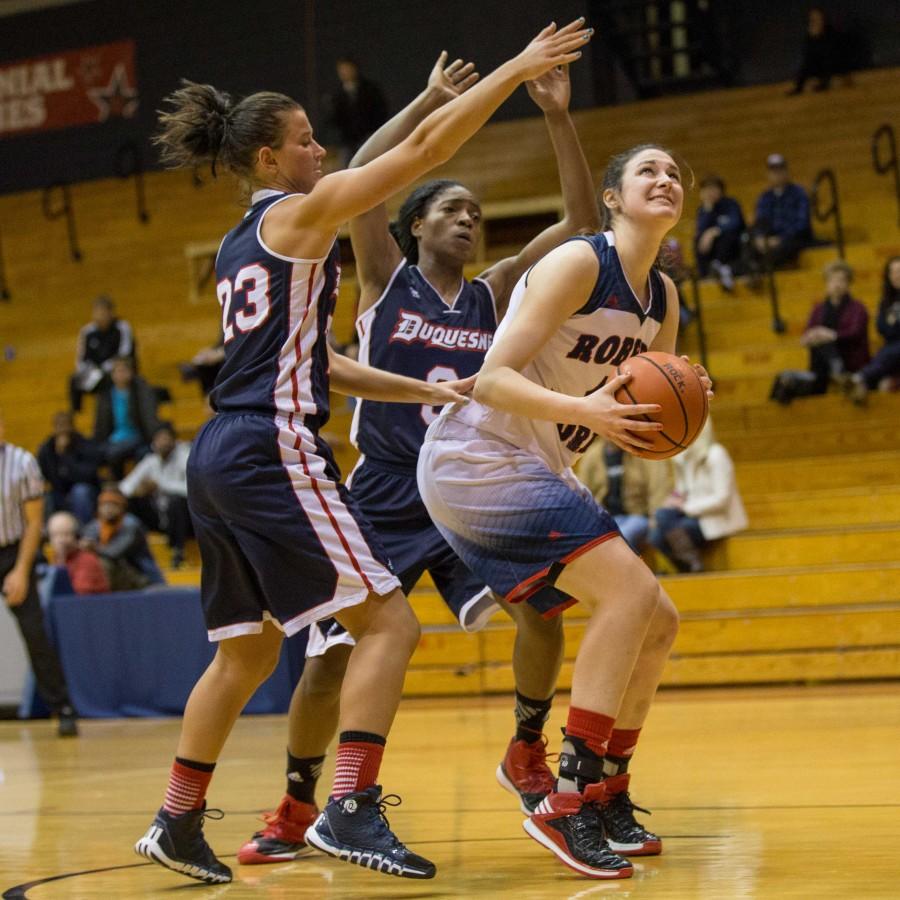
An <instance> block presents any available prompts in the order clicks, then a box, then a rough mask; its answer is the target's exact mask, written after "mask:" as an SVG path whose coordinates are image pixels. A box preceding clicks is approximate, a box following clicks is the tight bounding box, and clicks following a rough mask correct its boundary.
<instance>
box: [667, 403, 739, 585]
mask: <svg viewBox="0 0 900 900" xmlns="http://www.w3.org/2000/svg"><path fill="white" fill-rule="evenodd" d="M674 463H675V490H674V491H673V492H672V493H671V494H670V495H669V497H668V499H667V500H666V501H665V502H664V503H663V505H662V506H661V507H660V508H659V509H658V510H657V511H656V524H655V527H654V529H653V531H652V532H651V534H650V541H651V543H652V544H653V546H654V547H656V549H657V550H658V551H659V552H660V553H662V554H663V555H664V556H666V557H667V558H668V559H670V560H671V561H672V563H674V564H675V566H676V567H677V568H678V570H679V571H680V572H702V571H703V560H702V559H701V557H700V550H701V549H702V548H703V547H705V546H706V545H707V544H708V543H709V542H710V541H716V540H719V539H721V538H724V537H729V536H730V535H732V534H736V533H737V532H738V531H743V530H744V529H745V528H746V527H747V513H746V512H745V511H744V504H743V503H742V502H741V495H740V493H739V492H738V487H737V481H736V479H735V477H734V463H733V462H732V461H731V457H730V456H729V455H728V451H727V450H726V449H725V448H724V447H723V446H722V445H721V444H720V443H718V442H717V441H716V439H715V434H714V432H713V427H712V422H711V421H710V420H707V422H706V425H705V426H704V428H703V431H701V432H700V435H699V437H698V438H697V440H695V441H694V443H693V444H691V446H690V447H688V448H687V450H685V451H683V452H682V453H679V454H678V456H676V457H674Z"/></svg>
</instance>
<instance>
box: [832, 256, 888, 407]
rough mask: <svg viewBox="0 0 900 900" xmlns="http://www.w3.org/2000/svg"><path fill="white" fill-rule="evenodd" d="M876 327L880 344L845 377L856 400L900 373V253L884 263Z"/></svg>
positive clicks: (861, 400) (863, 398) (864, 399)
mask: <svg viewBox="0 0 900 900" xmlns="http://www.w3.org/2000/svg"><path fill="white" fill-rule="evenodd" d="M877 327H878V333H879V334H880V335H881V336H882V337H883V338H884V346H883V347H882V348H881V349H880V350H879V351H878V352H877V353H876V354H875V356H874V357H873V359H872V361H871V362H869V363H867V364H866V365H864V366H863V367H862V368H861V369H860V370H859V371H858V372H854V373H853V374H851V375H850V376H849V377H848V378H847V379H846V380H845V386H846V387H847V389H848V390H849V393H850V398H851V399H852V400H853V402H854V403H857V404H864V403H865V402H866V399H867V395H868V393H869V391H870V390H873V389H874V388H876V387H879V385H880V384H881V383H882V382H883V381H885V380H886V379H890V378H896V377H897V376H900V256H893V257H891V259H889V260H888V261H887V262H886V263H885V266H884V284H883V287H882V289H881V302H880V303H879V304H878V321H877Z"/></svg>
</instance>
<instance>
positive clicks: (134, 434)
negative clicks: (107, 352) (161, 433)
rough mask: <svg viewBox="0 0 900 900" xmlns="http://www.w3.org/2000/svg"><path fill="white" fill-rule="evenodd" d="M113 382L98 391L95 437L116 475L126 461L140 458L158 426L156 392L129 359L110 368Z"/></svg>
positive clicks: (121, 470)
mask: <svg viewBox="0 0 900 900" xmlns="http://www.w3.org/2000/svg"><path fill="white" fill-rule="evenodd" d="M110 377H111V379H112V384H110V385H109V386H108V387H106V388H104V389H103V390H102V391H101V392H100V393H99V394H98V395H97V416H96V420H95V422H94V440H96V441H97V442H98V443H101V444H102V445H103V458H104V460H105V461H106V462H107V463H109V466H110V468H111V469H112V472H113V476H114V477H115V478H117V479H119V478H121V477H122V475H123V474H124V468H125V463H126V462H127V461H128V460H130V459H141V457H143V456H144V455H145V454H146V453H147V451H148V450H149V447H150V440H151V439H152V437H153V434H154V432H155V431H156V429H157V428H158V427H159V419H158V418H157V416H156V407H157V396H156V392H155V391H154V390H153V388H152V387H151V386H150V385H149V384H147V382H146V381H144V379H143V378H141V377H140V376H138V375H135V374H134V365H133V364H132V362H131V360H130V359H126V358H125V357H118V358H117V359H115V360H114V361H113V366H112V370H111V372H110Z"/></svg>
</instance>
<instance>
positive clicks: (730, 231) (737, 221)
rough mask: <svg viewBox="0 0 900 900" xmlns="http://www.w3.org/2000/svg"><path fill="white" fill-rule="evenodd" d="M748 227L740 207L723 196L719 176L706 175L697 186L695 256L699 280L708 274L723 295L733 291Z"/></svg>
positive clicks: (722, 183) (723, 191) (723, 185)
mask: <svg viewBox="0 0 900 900" xmlns="http://www.w3.org/2000/svg"><path fill="white" fill-rule="evenodd" d="M746 229H747V226H746V225H745V224H744V214H743V212H741V206H740V204H739V203H738V202H737V200H735V199H734V198H733V197H729V196H727V195H726V193H725V182H724V181H722V179H721V178H719V176H718V175H707V176H706V177H705V178H704V179H703V180H702V181H701V182H700V208H699V209H698V210H697V230H696V232H695V235H694V252H695V255H696V257H697V270H698V272H699V274H700V277H701V278H706V277H707V276H708V275H709V274H710V273H712V274H713V275H715V276H716V278H718V279H719V281H720V283H721V285H722V287H723V288H724V289H725V290H726V291H729V292H730V291H732V290H733V289H734V266H735V263H736V262H737V260H738V259H739V258H740V255H741V239H742V238H743V235H744V232H745V231H746Z"/></svg>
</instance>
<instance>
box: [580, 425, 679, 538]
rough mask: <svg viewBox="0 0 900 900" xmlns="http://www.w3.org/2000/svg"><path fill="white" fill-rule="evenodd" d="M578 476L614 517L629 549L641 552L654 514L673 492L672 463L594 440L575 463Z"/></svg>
mask: <svg viewBox="0 0 900 900" xmlns="http://www.w3.org/2000/svg"><path fill="white" fill-rule="evenodd" d="M578 477H579V478H580V479H581V480H582V482H584V484H585V485H586V486H587V487H588V489H589V490H590V491H591V493H592V494H593V495H594V497H595V498H596V499H597V500H598V501H599V502H600V503H602V504H603V506H604V508H605V509H606V510H607V512H609V514H610V515H611V516H612V517H613V518H614V519H615V520H616V525H618V526H619V531H621V532H622V537H623V538H625V540H626V541H627V543H628V545H629V546H630V547H631V549H632V550H634V552H635V553H640V552H641V551H642V550H643V549H644V548H645V547H646V546H647V539H648V537H649V534H650V522H651V520H652V519H653V514H654V513H655V512H656V510H657V509H658V508H659V507H660V506H661V505H662V504H663V502H664V501H665V499H666V498H667V497H668V496H669V494H670V493H671V491H672V487H673V483H674V475H673V470H672V464H671V463H670V462H669V461H668V460H658V461H657V460H647V459H641V458H639V457H637V456H632V455H631V454H630V453H625V452H624V451H623V450H621V449H619V448H618V447H617V446H616V445H615V444H613V443H610V442H602V443H601V442H600V441H594V443H593V444H592V445H591V446H590V447H589V448H588V450H587V451H586V452H585V454H584V456H583V457H582V458H581V461H580V462H579V463H578Z"/></svg>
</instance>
